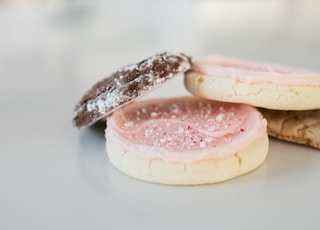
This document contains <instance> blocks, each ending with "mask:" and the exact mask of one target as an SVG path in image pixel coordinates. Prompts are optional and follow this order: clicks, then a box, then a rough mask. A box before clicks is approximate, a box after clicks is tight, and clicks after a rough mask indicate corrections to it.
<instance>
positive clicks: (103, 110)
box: [73, 52, 191, 128]
mask: <svg viewBox="0 0 320 230" xmlns="http://www.w3.org/2000/svg"><path fill="white" fill-rule="evenodd" d="M190 67H191V58H190V57H188V56H186V55H184V54H182V53H179V54H172V53H168V52H164V53H160V54H156V55H154V56H152V57H150V58H147V59H145V60H143V61H141V62H139V63H137V64H131V65H128V66H125V67H123V68H121V69H119V70H118V71H116V72H113V73H111V74H110V75H109V76H107V77H106V78H105V79H103V80H101V81H99V82H98V83H96V84H95V85H94V86H93V87H92V88H91V89H90V90H89V91H88V92H87V93H86V94H85V95H84V96H83V98H82V99H81V100H80V101H79V103H78V104H77V106H76V107H75V110H74V111H75V113H74V117H73V122H74V125H75V126H77V127H78V128H80V127H82V126H88V125H91V124H93V123H95V122H96V121H98V120H100V119H102V118H104V117H106V116H108V115H109V114H110V113H112V112H113V111H114V110H115V109H118V108H120V107H122V106H124V105H126V104H128V103H130V102H131V101H133V100H134V99H136V98H138V97H140V96H142V95H144V94H146V93H147V92H149V91H151V90H152V89H154V88H156V87H157V86H159V85H160V84H162V83H164V82H165V81H167V80H169V79H171V78H173V77H174V76H175V75H176V74H178V73H183V72H185V71H187V70H189V69H190Z"/></svg>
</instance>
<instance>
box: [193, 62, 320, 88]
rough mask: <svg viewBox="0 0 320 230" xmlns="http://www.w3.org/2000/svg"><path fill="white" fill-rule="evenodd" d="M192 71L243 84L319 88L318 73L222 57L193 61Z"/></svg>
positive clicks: (319, 74)
mask: <svg viewBox="0 0 320 230" xmlns="http://www.w3.org/2000/svg"><path fill="white" fill-rule="evenodd" d="M192 69H193V70H194V71H195V72H199V73H202V74H206V75H213V76H220V77H230V78H233V79H236V80H238V81H241V82H245V83H261V82H264V83H276V84H281V85H304V86H320V73H316V72H312V71H310V70H306V69H298V68H293V67H288V66H282V65H275V64H267V63H259V62H253V61H246V60H240V59H234V58H227V57H222V56H209V57H206V58H204V59H200V60H197V61H194V62H193V66H192Z"/></svg>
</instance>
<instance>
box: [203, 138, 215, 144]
mask: <svg viewBox="0 0 320 230" xmlns="http://www.w3.org/2000/svg"><path fill="white" fill-rule="evenodd" d="M204 140H205V142H208V143H210V142H212V141H213V138H212V137H206V138H205V139H204Z"/></svg>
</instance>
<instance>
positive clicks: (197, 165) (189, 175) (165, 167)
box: [106, 134, 269, 185]
mask: <svg viewBox="0 0 320 230" xmlns="http://www.w3.org/2000/svg"><path fill="white" fill-rule="evenodd" d="M268 148H269V139H268V136H267V134H265V135H263V136H262V137H260V138H259V139H257V140H255V141H254V142H253V143H252V144H251V145H250V146H248V147H247V148H245V149H243V150H240V151H239V152H237V153H234V154H233V155H231V156H229V157H226V158H221V159H210V160H204V161H199V162H194V163H189V164H183V163H173V162H166V161H163V160H161V159H144V158H141V157H139V156H137V155H134V154H132V153H130V152H128V151H127V150H125V149H122V148H120V147H119V146H117V145H116V144H114V143H111V142H108V141H107V144H106V149H107V154H108V156H109V160H110V162H111V163H112V164H113V165H114V166H115V167H116V168H118V169H119V170H120V171H121V172H123V173H124V174H127V175H129V176H131V177H134V178H137V179H141V180H145V181H149V182H155V183H162V184H172V185H197V184H211V183H217V182H221V181H225V180H228V179H231V178H234V177H237V176H240V175H242V174H245V173H247V172H250V171H252V170H253V169H255V168H257V167H258V166H260V165H261V164H262V163H263V161H264V160H265V158H266V156H267V153H268Z"/></svg>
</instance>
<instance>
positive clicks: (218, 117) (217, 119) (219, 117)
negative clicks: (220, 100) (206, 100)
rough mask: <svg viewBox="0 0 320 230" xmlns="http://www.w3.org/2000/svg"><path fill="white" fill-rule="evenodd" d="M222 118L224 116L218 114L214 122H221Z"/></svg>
mask: <svg viewBox="0 0 320 230" xmlns="http://www.w3.org/2000/svg"><path fill="white" fill-rule="evenodd" d="M223 117H224V114H223V113H219V114H218V116H216V121H222V119H223Z"/></svg>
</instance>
